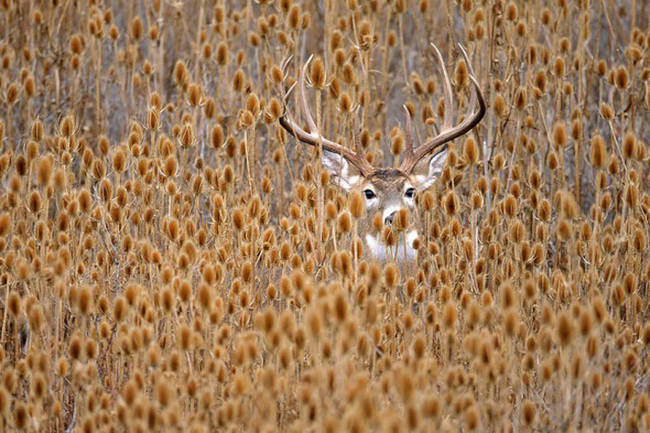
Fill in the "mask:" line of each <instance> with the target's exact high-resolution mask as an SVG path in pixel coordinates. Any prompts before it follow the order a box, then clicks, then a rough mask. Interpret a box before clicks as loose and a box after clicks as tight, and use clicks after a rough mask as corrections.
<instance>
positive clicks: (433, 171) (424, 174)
mask: <svg viewBox="0 0 650 433" xmlns="http://www.w3.org/2000/svg"><path fill="white" fill-rule="evenodd" d="M447 154H448V151H447V146H445V147H444V149H442V150H441V151H439V152H437V153H434V154H433V156H432V157H431V158H430V159H429V162H428V163H427V164H426V165H425V164H422V166H423V167H422V169H421V170H420V172H419V173H418V172H417V171H418V168H417V167H416V175H415V181H416V182H417V183H418V186H417V189H418V190H419V191H424V190H425V189H427V188H429V187H430V186H431V185H433V184H434V183H435V182H436V180H438V178H439V177H440V175H441V174H442V169H443V168H444V167H445V162H447Z"/></svg>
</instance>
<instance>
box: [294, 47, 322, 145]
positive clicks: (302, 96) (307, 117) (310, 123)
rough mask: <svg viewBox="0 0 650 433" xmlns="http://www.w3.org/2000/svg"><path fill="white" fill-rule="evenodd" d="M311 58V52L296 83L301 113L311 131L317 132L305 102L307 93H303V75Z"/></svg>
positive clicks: (312, 56)
mask: <svg viewBox="0 0 650 433" xmlns="http://www.w3.org/2000/svg"><path fill="white" fill-rule="evenodd" d="M313 58H314V55H313V54H312V55H311V56H309V58H308V59H307V61H306V62H305V64H304V65H303V67H302V70H301V71H300V78H299V79H298V83H299V86H300V99H301V102H302V111H303V114H304V115H305V120H306V121H307V126H309V130H310V131H311V132H312V133H316V134H318V127H317V126H316V122H314V118H313V117H312V115H311V110H310V109H309V105H308V104H307V94H306V93H305V75H307V68H308V67H309V63H311V59H313Z"/></svg>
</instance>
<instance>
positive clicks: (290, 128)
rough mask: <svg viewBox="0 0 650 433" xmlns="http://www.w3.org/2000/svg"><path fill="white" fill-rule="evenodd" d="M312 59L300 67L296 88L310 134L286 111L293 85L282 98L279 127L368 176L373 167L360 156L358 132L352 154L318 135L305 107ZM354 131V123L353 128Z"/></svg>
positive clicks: (355, 134) (306, 106) (314, 123)
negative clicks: (343, 159) (282, 108)
mask: <svg viewBox="0 0 650 433" xmlns="http://www.w3.org/2000/svg"><path fill="white" fill-rule="evenodd" d="M311 59H312V57H311V56H310V57H309V59H307V62H305V65H304V66H303V67H302V69H301V70H300V78H299V79H298V86H299V88H300V102H301V105H302V110H303V113H304V114H305V120H306V121H307V126H308V127H309V129H310V131H311V132H307V131H305V130H304V129H302V127H301V126H300V125H298V123H296V121H295V120H294V119H293V117H291V115H290V114H289V112H288V110H287V105H286V102H287V99H288V97H289V94H291V92H292V91H293V89H294V87H295V84H294V85H293V86H292V87H291V88H290V89H289V91H288V92H287V93H286V95H285V96H284V114H282V116H281V117H280V125H282V127H283V128H284V129H286V130H287V132H289V133H290V134H291V135H293V136H294V137H296V138H297V139H298V140H300V141H302V142H303V143H306V144H309V145H311V146H316V147H318V146H319V145H321V146H322V147H323V149H325V150H327V151H328V152H332V153H335V154H337V155H340V156H342V157H343V158H345V159H346V160H347V161H348V162H349V163H350V164H352V165H354V166H355V167H357V168H358V169H359V171H360V172H361V175H362V176H364V177H365V176H368V175H369V174H370V173H371V172H372V171H373V167H372V165H371V164H370V163H369V162H368V161H367V160H366V159H365V158H364V157H363V156H362V154H361V149H360V145H359V139H358V131H356V130H355V131H354V138H355V139H354V141H355V148H356V149H355V150H356V152H353V151H352V150H350V149H349V148H347V147H345V146H342V145H341V144H339V143H335V142H333V141H331V140H328V139H327V138H325V137H323V136H322V135H320V132H319V131H318V128H317V127H316V122H314V118H313V117H312V115H311V111H310V110H309V106H308V105H307V96H306V94H305V74H306V72H307V67H308V66H309V62H310V61H311ZM288 60H290V58H289V59H287V61H285V63H284V65H285V66H286V64H287V63H288ZM353 127H354V128H355V129H356V122H355V124H354V126H353Z"/></svg>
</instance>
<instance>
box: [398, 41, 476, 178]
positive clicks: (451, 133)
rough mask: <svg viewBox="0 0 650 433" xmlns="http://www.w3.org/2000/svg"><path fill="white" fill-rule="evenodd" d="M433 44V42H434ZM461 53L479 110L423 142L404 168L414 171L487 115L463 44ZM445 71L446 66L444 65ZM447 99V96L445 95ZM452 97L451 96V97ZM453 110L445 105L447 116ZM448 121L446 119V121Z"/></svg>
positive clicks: (447, 79)
mask: <svg viewBox="0 0 650 433" xmlns="http://www.w3.org/2000/svg"><path fill="white" fill-rule="evenodd" d="M432 45H433V44H432ZM433 47H434V49H435V50H436V53H437V54H438V57H439V59H442V57H441V56H440V52H439V51H438V49H437V48H436V46H435V45H433ZM459 47H460V50H461V53H462V54H463V57H464V58H465V61H466V62H467V66H468V71H469V79H470V81H471V82H472V84H473V85H474V90H475V92H476V96H474V95H472V98H471V100H470V102H471V105H474V101H475V100H476V98H478V105H479V107H478V111H476V112H475V113H472V114H471V115H470V116H468V117H466V118H465V119H464V120H463V121H462V122H461V123H460V124H459V125H458V126H455V127H453V128H447V127H445V129H443V130H442V132H441V133H440V134H438V135H437V136H436V137H433V138H431V139H430V140H428V141H426V142H424V143H423V144H421V145H420V146H419V147H418V148H417V149H415V151H414V153H413V155H412V157H408V155H407V158H406V159H405V160H404V162H403V163H402V167H401V168H402V170H403V171H405V172H407V173H410V172H411V171H413V169H414V168H415V166H416V165H417V164H418V162H420V160H422V159H423V158H424V157H426V156H427V155H429V154H430V153H432V152H434V151H435V150H436V149H438V148H439V147H440V146H442V145H444V144H445V143H447V142H449V141H451V140H453V139H454V138H456V137H460V136H461V135H463V134H465V133H467V132H468V131H470V130H471V129H472V128H474V127H475V126H476V125H477V124H478V123H479V122H480V121H481V119H482V118H483V116H484V115H485V111H486V109H485V100H484V99H483V93H482V92H481V87H480V86H479V84H478V81H477V80H476V77H475V76H474V70H473V69H472V65H471V63H470V62H469V59H468V58H467V53H466V52H465V50H464V49H463V47H462V46H460V44H459ZM443 71H444V67H443ZM444 75H445V81H446V84H447V85H446V87H447V89H446V90H447V91H449V92H451V85H448V84H449V77H448V76H447V73H446V72H445V73H444ZM445 99H447V97H446V96H445ZM449 99H451V98H449ZM450 111H451V107H445V118H447V112H450ZM445 123H446V121H445Z"/></svg>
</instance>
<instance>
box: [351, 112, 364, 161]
mask: <svg viewBox="0 0 650 433" xmlns="http://www.w3.org/2000/svg"><path fill="white" fill-rule="evenodd" d="M360 109H361V106H359V107H357V109H356V110H354V113H352V139H353V140H354V152H355V153H356V154H357V155H361V152H362V150H361V136H360V135H359V119H358V117H357V116H358V115H359V110H360Z"/></svg>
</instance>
